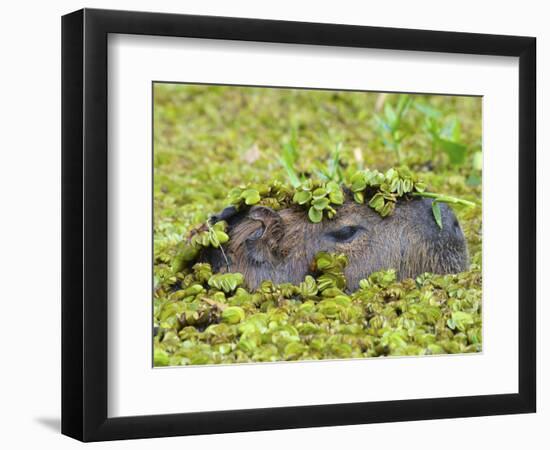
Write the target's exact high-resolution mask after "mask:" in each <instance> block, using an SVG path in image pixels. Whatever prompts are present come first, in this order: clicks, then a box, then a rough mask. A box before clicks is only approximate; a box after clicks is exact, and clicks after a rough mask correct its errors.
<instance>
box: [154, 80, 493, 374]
mask: <svg viewBox="0 0 550 450" xmlns="http://www.w3.org/2000/svg"><path fill="white" fill-rule="evenodd" d="M380 97H381V95H380V94H377V93H364V92H347V93H343V92H334V91H315V90H313V91H301V90H290V89H289V90H285V89H266V88H246V87H241V88H237V87H235V86H231V87H224V86H193V85H171V84H165V83H155V85H154V109H153V115H154V215H153V226H154V248H153V250H154V255H153V257H154V262H153V269H154V291H153V292H154V294H153V295H154V298H153V324H152V325H153V326H154V345H153V349H154V365H155V366H157V367H158V366H173V365H194V364H233V363H247V362H264V361H266V362H272V361H286V360H288V361H294V360H319V359H334V358H365V357H385V356H394V355H435V354H442V353H463V352H476V351H480V350H481V348H482V333H481V330H482V325H481V323H482V301H481V300H482V297H481V286H482V277H481V268H482V258H481V240H482V234H481V228H482V227H481V225H482V222H481V220H482V205H481V200H480V199H481V177H482V165H481V159H482V158H481V146H480V143H481V141H482V133H481V131H482V130H481V100H480V99H479V98H469V97H458V96H454V97H445V96H428V95H411V96H410V97H411V98H412V99H413V101H412V103H411V106H414V107H409V108H408V109H407V111H406V112H405V113H404V114H402V115H401V118H400V123H399V124H398V126H397V127H394V135H393V136H391V135H390V134H389V132H388V130H387V129H386V128H385V127H383V126H376V123H375V122H374V120H376V119H374V118H373V115H374V113H376V114H378V115H379V116H380V118H382V119H383V120H384V121H387V120H388V119H391V118H392V117H393V116H392V111H391V110H390V108H389V107H388V108H387V110H388V113H386V111H385V109H386V106H385V105H386V104H388V105H390V106H391V109H393V112H394V113H395V112H396V110H397V108H398V104H399V101H400V96H399V95H397V94H387V95H385V97H384V98H385V101H384V102H383V103H382V104H381V106H380V108H377V101H378V99H379V98H380ZM401 101H402V102H403V100H401ZM419 104H422V105H427V106H429V107H430V108H432V109H433V110H436V111H437V114H438V115H439V117H438V119H437V121H438V126H439V131H443V128H445V127H446V126H447V124H451V123H452V121H453V118H456V119H457V121H458V122H459V123H460V138H459V140H458V141H456V142H457V143H459V144H462V145H464V146H465V149H464V153H465V157H464V159H462V163H461V164H452V163H451V160H450V155H449V154H447V152H446V151H445V150H444V149H443V148H442V147H441V146H440V145H439V144H438V143H437V142H435V141H433V140H432V137H431V135H430V132H429V130H428V129H427V128H425V127H424V124H425V122H426V115H425V114H424V113H423V112H421V111H420V110H419V109H418V108H417V107H416V106H417V105H419ZM373 125H374V126H373ZM451 129H452V127H450V126H449V127H447V130H448V131H451ZM289 130H291V132H290V134H289ZM438 133H439V132H438ZM445 133H447V134H445ZM439 136H441V137H442V138H444V139H446V137H445V136H447V137H450V138H451V140H452V139H453V136H452V133H451V134H449V133H448V132H447V131H444V132H443V133H439ZM394 138H395V139H394ZM281 141H283V145H284V144H286V143H289V144H291V146H292V147H288V148H287V150H288V157H287V158H286V159H287V161H288V164H287V166H288V167H290V170H292V171H293V173H294V175H295V177H294V183H293V182H292V181H291V180H290V179H289V173H288V171H287V170H286V168H285V167H284V165H283V164H281V163H280V162H279V159H280V158H281V156H282V155H281V145H279V143H280V142H281ZM338 142H341V143H343V144H344V145H341V146H339V148H338V155H337V156H338V157H337V158H335V156H336V155H335V154H336V151H335V150H334V149H335V144H336V143H338ZM393 143H397V144H398V151H399V159H400V162H399V164H404V165H407V166H408V167H410V168H411V169H414V171H413V173H414V174H416V176H418V181H424V182H425V183H426V186H429V188H428V187H426V189H425V190H424V191H423V192H422V195H423V196H428V194H434V195H436V193H445V195H446V196H447V197H448V198H456V199H461V200H465V201H473V202H475V204H474V206H471V207H461V208H456V210H455V212H456V215H457V216H458V219H459V221H460V223H461V227H462V229H463V231H464V235H465V237H466V240H467V244H468V249H469V253H470V261H471V266H470V268H469V270H468V271H466V272H463V273H460V274H454V275H432V274H426V275H422V276H420V277H418V278H417V279H415V280H410V279H408V280H402V281H397V279H396V275H395V272H394V271H391V270H389V271H381V272H377V273H374V274H371V275H370V276H369V277H368V278H366V279H365V280H362V282H361V283H360V288H359V289H357V291H355V292H349V291H348V290H347V289H346V288H344V289H339V288H337V287H334V286H329V284H327V286H326V288H325V285H324V283H322V282H319V279H320V277H322V276H323V274H324V273H323V272H322V271H321V270H318V269H316V270H315V271H313V270H312V271H311V273H310V274H309V275H307V276H306V277H305V278H304V280H302V282H301V283H298V284H297V285H289V284H288V283H285V284H282V285H278V284H276V283H273V282H270V281H266V282H264V283H263V284H262V285H261V286H260V287H259V288H258V289H257V290H250V289H248V288H247V287H246V286H245V285H244V284H241V285H239V286H237V287H236V289H234V290H232V289H231V288H230V289H229V291H230V292H225V291H224V290H223V289H220V288H217V287H213V286H210V285H209V283H208V281H209V280H210V278H211V277H212V276H213V275H216V273H213V271H212V268H211V267H210V265H208V264H206V263H197V262H196V255H197V254H198V252H197V249H198V250H199V251H200V250H202V249H203V247H202V245H201V243H198V244H196V247H194V246H190V248H189V247H188V244H190V242H189V241H188V240H187V238H188V237H189V236H190V235H191V234H192V233H193V232H192V231H191V230H194V229H197V228H200V226H198V224H203V225H202V227H203V228H202V231H206V230H207V229H208V226H207V225H206V222H207V220H208V217H209V216H210V215H211V214H213V213H215V212H219V211H221V210H222V209H223V208H224V207H226V206H228V205H230V204H237V205H238V209H240V208H243V209H244V208H249V207H251V206H256V205H261V206H268V207H270V208H273V209H276V210H280V209H283V208H287V207H301V208H304V211H305V212H306V214H307V212H308V209H309V208H310V207H311V204H307V205H306V204H304V205H296V203H294V202H293V201H292V200H293V196H294V194H295V193H296V191H297V190H298V187H299V186H300V184H301V183H303V182H304V181H306V180H308V179H312V178H313V179H317V180H318V181H319V182H321V183H328V182H329V181H335V182H337V183H338V184H339V185H340V186H341V187H342V189H343V190H344V193H345V195H346V196H348V195H350V198H351V197H352V196H353V193H351V194H350V193H349V192H351V190H350V185H351V183H350V179H351V177H352V176H353V175H354V174H355V173H356V172H357V170H358V169H364V168H365V167H369V168H371V169H370V170H373V169H378V170H379V171H381V172H382V173H384V174H385V173H386V172H387V170H388V167H390V166H392V165H394V164H395V161H391V160H390V159H391V153H389V152H388V150H390V151H392V152H394V154H395V156H396V158H398V157H397V151H396V150H395V149H394V148H392V145H393ZM432 143H435V145H434V147H433V148H434V153H433V154H432V153H431V144H432ZM252 150H253V151H252ZM461 151H462V150H461ZM459 156H460V155H459ZM446 162H449V163H450V164H443V163H446ZM470 163H471V164H470ZM321 164H323V166H322V167H321ZM331 164H332V167H333V168H336V169H337V171H338V172H339V173H340V175H336V177H332V176H331V173H330V172H329V170H328V169H329V168H330V166H331ZM325 165H326V169H325ZM395 170H399V167H396V169H395ZM333 172H334V171H333ZM283 180H286V181H283ZM266 181H267V183H266ZM235 186H242V187H244V188H248V189H252V191H250V192H248V193H246V194H244V195H243V196H242V197H241V198H239V197H240V196H241V194H242V191H244V190H245V189H241V188H236V189H234V188H235ZM232 190H233V191H234V192H233V193H234V194H237V195H236V196H235V197H234V201H233V199H232V198H231V196H230V197H229V199H231V201H230V200H229V199H228V193H231V191H232ZM254 190H256V191H257V193H258V194H259V197H260V199H259V200H258V195H256V193H255V192H254ZM429 191H431V192H429ZM375 193H376V189H372V190H371V191H367V190H365V191H364V197H365V199H364V202H365V204H368V202H369V201H370V200H371V198H372V195H374V194H375ZM413 194H414V196H416V195H419V194H420V193H419V192H418V191H416V190H414V189H413V191H412V192H411V193H409V194H405V195H410V196H413ZM432 198H433V199H434V200H435V197H432ZM399 201H401V198H400V197H398V198H397V202H399ZM256 202H257V203H256ZM247 203H248V204H247ZM384 203H386V199H385V201H384ZM437 203H438V202H436V204H437ZM451 203H452V202H451ZM330 206H331V207H332V208H333V209H334V210H335V211H336V214H338V210H339V205H335V204H334V203H332V202H331V204H330ZM459 206H460V204H459ZM328 211H329V210H328V208H323V218H322V220H330V219H329V217H328ZM212 227H213V225H212ZM224 232H225V231H224ZM182 240H183V242H182ZM222 240H223V239H222ZM218 241H219V239H218ZM224 245H227V243H226V244H222V245H221V248H223V247H224ZM210 246H212V242H208V243H207V248H208V247H210ZM186 248H187V250H185V249H186ZM186 251H187V252H189V254H188V255H187V258H184V256H185V252H186ZM182 253H183V255H182ZM178 260H179V262H178ZM312 264H314V263H313V262H312ZM337 272H341V273H342V274H343V273H344V272H345V269H344V270H339V271H337ZM333 275H335V274H333ZM328 278H329V279H330V277H328ZM337 278H338V277H336V279H337ZM344 278H345V276H344ZM323 280H324V279H323ZM331 282H332V283H334V282H335V281H333V280H331ZM220 286H221V285H220ZM230 307H238V308H241V310H242V312H244V319H243V318H242V314H241V312H240V311H239V310H230V312H229V313H226V319H223V318H222V315H223V313H224V311H225V310H227V309H228V308H230ZM453 313H454V317H453ZM457 313H465V314H467V315H466V316H464V315H461V314H457ZM227 315H228V316H227ZM470 318H471V320H470ZM228 319H229V321H233V320H235V321H236V320H239V321H238V322H237V323H229V321H228ZM472 321H473V323H472ZM461 328H462V329H461Z"/></svg>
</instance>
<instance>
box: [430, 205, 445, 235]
mask: <svg viewBox="0 0 550 450" xmlns="http://www.w3.org/2000/svg"><path fill="white" fill-rule="evenodd" d="M432 213H433V215H434V219H435V223H437V225H438V226H439V228H440V229H443V221H442V220H441V208H440V207H439V203H438V202H437V201H433V202H432Z"/></svg>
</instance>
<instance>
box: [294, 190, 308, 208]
mask: <svg viewBox="0 0 550 450" xmlns="http://www.w3.org/2000/svg"><path fill="white" fill-rule="evenodd" d="M311 197H312V195H311V192H309V191H299V192H296V194H294V197H293V198H292V200H293V201H294V202H295V203H298V204H299V205H305V204H306V203H307V202H309V201H310V200H311Z"/></svg>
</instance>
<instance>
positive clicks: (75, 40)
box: [62, 9, 536, 441]
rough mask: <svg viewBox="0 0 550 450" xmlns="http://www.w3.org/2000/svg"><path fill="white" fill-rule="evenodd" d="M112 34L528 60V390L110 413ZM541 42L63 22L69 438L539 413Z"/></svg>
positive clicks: (522, 358)
mask: <svg viewBox="0 0 550 450" xmlns="http://www.w3.org/2000/svg"><path fill="white" fill-rule="evenodd" d="M110 33H122V34H137V35H151V36H179V37H192V38H208V39H230V40H239V41H259V42H278V43H290V44H310V45H325V46H342V47H368V48H377V49H393V50H414V51H429V52H445V53H464V54H476V55H502V56H515V57H518V58H519V105H518V108H519V142H518V154H519V168H518V176H519V291H518V293H517V295H518V304H519V317H518V327H519V386H518V388H519V389H518V393H512V394H500V395H480V396H469V397H452V398H450V397H449V398H445V397H444V398H430V399H418V400H402V401H379V402H367V403H347V404H337V405H313V406H299V407H297V406H296V407H278V408H264V409H248V410H232V411H212V412H199V413H184V414H169V415H152V416H151V415H147V416H134V417H117V418H109V417H108V416H107V398H108V397H107V395H108V383H107V364H108V358H107V347H108V346H107V342H108V341H107V193H108V184H107V98H108V97H107V96H108V92H107V36H108V34H110ZM535 90H536V39H535V38H533V37H518V36H502V35H488V34H472V33H457V32H439V31H422V30H410V29H395V28H378V27H364V26H350V25H333V24H320V23H301V22H286V21H273V20H257V19H243V18H227V17H208V16H192V15H175V14H157V13H145V12H129V11H109V10H95V9H83V10H80V11H76V12H74V13H71V14H68V15H66V16H64V17H63V18H62V433H63V434H66V435H68V436H71V437H73V438H76V439H79V440H82V441H101V440H113V439H130V438H148V437H161V436H177V435H191V434H212V433H227V432H238V431H254V430H273V429H282V428H299V427H320V426H330V425H350V424H361V423H377V422H397V421H406V420H424V419H437V418H453V417H467V416H486V415H497V414H515V413H529V412H535V408H536V339H535V336H536V311H535V306H536V152H535V147H536V145H535V144H536V141H535V139H536V106H535Z"/></svg>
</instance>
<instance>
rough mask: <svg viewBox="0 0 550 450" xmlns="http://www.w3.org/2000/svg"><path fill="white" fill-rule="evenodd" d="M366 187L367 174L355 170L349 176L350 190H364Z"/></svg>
mask: <svg viewBox="0 0 550 450" xmlns="http://www.w3.org/2000/svg"><path fill="white" fill-rule="evenodd" d="M366 187H367V176H366V175H365V173H364V172H357V173H355V174H354V175H353V176H352V177H351V190H352V191H353V192H358V191H364V190H365V188H366Z"/></svg>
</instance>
